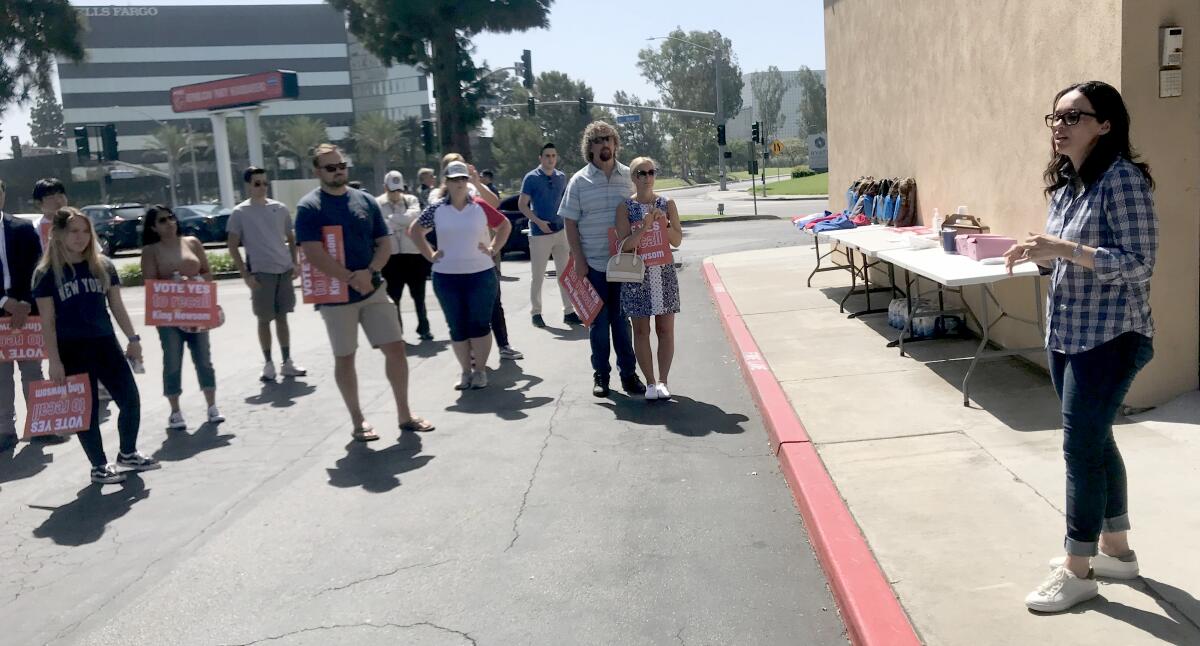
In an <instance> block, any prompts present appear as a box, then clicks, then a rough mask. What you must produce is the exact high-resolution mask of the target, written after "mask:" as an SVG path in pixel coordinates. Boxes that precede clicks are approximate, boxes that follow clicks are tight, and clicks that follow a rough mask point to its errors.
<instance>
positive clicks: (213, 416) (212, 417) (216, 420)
mask: <svg viewBox="0 0 1200 646" xmlns="http://www.w3.org/2000/svg"><path fill="white" fill-rule="evenodd" d="M224 421H225V416H224V415H222V414H221V411H219V410H217V407H216V406H215V405H214V406H209V407H208V423H209V424H220V423H221V422H224Z"/></svg>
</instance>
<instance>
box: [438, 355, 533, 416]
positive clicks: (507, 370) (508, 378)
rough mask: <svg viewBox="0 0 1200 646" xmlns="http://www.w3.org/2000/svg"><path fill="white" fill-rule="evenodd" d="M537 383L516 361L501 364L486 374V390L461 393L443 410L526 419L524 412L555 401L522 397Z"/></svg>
mask: <svg viewBox="0 0 1200 646" xmlns="http://www.w3.org/2000/svg"><path fill="white" fill-rule="evenodd" d="M522 383H523V385H521V386H520V387H518V384H522ZM540 383H542V378H541V377H538V376H536V375H527V374H525V371H524V370H523V369H522V368H521V366H520V365H519V363H518V362H516V361H501V362H500V367H499V368H497V369H495V370H492V371H489V373H488V387H487V388H484V389H482V390H463V391H460V392H459V395H458V401H456V402H455V403H454V404H452V405H450V406H447V407H446V410H448V411H451V412H455V413H469V414H473V415H480V414H485V415H495V416H496V417H499V418H500V419H503V420H508V421H513V420H519V419H525V418H527V417H529V415H528V414H527V413H526V412H525V411H527V410H531V409H534V408H537V407H539V406H545V405H546V404H549V403H550V402H552V401H554V398H553V397H526V396H525V393H527V392H529V389H530V388H533V387H534V386H536V385H538V384H540ZM447 387H449V385H447Z"/></svg>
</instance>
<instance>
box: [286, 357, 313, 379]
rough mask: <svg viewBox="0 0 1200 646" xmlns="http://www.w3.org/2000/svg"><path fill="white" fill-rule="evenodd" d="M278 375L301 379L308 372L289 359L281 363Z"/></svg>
mask: <svg viewBox="0 0 1200 646" xmlns="http://www.w3.org/2000/svg"><path fill="white" fill-rule="evenodd" d="M279 374H281V375H283V376H284V377H303V376H305V375H307V374H308V370H306V369H304V368H301V367H300V366H298V365H296V364H295V363H294V362H293V361H292V360H291V359H288V360H287V361H284V362H283V365H282V366H280V368H279Z"/></svg>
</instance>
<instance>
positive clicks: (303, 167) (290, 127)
mask: <svg viewBox="0 0 1200 646" xmlns="http://www.w3.org/2000/svg"><path fill="white" fill-rule="evenodd" d="M327 141H329V132H328V130H327V129H326V126H325V122H324V121H322V120H321V119H314V118H313V117H305V116H295V117H290V118H288V119H286V120H284V121H283V123H281V124H279V130H278V134H277V139H276V140H275V148H276V150H277V151H278V152H279V154H281V155H286V156H288V157H294V158H295V159H296V163H297V164H298V166H299V167H300V171H301V172H302V173H303V174H304V177H312V176H313V169H312V162H311V160H310V159H309V158H310V157H311V156H312V151H313V149H314V148H316V147H317V146H319V145H321V144H323V143H325V142H327Z"/></svg>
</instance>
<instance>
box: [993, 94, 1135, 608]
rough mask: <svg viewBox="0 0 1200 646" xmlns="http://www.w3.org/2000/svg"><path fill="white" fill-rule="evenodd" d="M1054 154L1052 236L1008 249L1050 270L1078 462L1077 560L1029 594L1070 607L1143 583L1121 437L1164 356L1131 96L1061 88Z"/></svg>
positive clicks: (1057, 373) (1072, 485) (1070, 486)
mask: <svg viewBox="0 0 1200 646" xmlns="http://www.w3.org/2000/svg"><path fill="white" fill-rule="evenodd" d="M1046 125H1047V126H1049V127H1050V129H1051V133H1052V146H1053V156H1052V159H1051V161H1050V165H1049V166H1048V167H1047V168H1046V173H1045V178H1046V194H1047V195H1049V196H1050V212H1049V217H1048V218H1047V220H1046V233H1044V234H1038V235H1032V236H1031V237H1029V238H1028V239H1026V240H1025V241H1024V242H1023V243H1020V244H1017V245H1015V246H1013V248H1012V249H1010V250H1009V251H1008V253H1007V254H1005V258H1006V261H1007V264H1008V266H1009V267H1010V268H1011V267H1012V265H1013V264H1015V263H1017V262H1020V261H1022V260H1032V261H1033V262H1036V263H1037V264H1039V265H1041V266H1042V267H1044V268H1046V269H1048V270H1049V273H1050V292H1049V297H1048V309H1047V318H1048V321H1047V326H1046V331H1047V333H1046V349H1047V351H1048V354H1049V363H1050V376H1051V379H1052V380H1053V382H1054V388H1055V390H1056V391H1057V392H1058V397H1059V399H1060V400H1061V401H1062V416H1063V453H1064V455H1065V458H1066V463H1067V534H1066V539H1065V541H1064V547H1065V548H1066V556H1065V557H1059V558H1056V559H1054V560H1052V561H1051V562H1050V567H1051V572H1050V575H1049V577H1048V578H1047V579H1046V580H1045V581H1044V582H1043V583H1042V584H1041V585H1040V586H1038V588H1037V589H1036V590H1034V591H1033V592H1031V593H1030V594H1029V596H1028V597H1026V598H1025V604H1026V605H1027V606H1028V607H1029V608H1031V609H1033V610H1038V611H1042V612H1060V611H1063V610H1066V609H1068V608H1070V607H1072V606H1074V605H1075V604H1078V603H1080V602H1082V601H1086V600H1088V599H1090V598H1092V597H1094V596H1096V595H1097V594H1098V590H1097V587H1096V576H1101V577H1109V578H1115V579H1132V578H1135V577H1137V576H1138V563H1137V557H1136V556H1135V555H1134V553H1133V550H1131V549H1130V548H1129V540H1128V538H1127V536H1126V533H1127V532H1128V530H1129V515H1128V508H1127V495H1126V481H1125V464H1124V462H1123V461H1122V460H1121V453H1120V451H1118V450H1117V445H1116V442H1115V440H1114V438H1113V432H1112V422H1113V418H1114V417H1116V414H1117V409H1118V408H1119V407H1120V405H1121V402H1122V400H1123V399H1124V397H1125V394H1126V393H1127V392H1129V386H1130V385H1131V384H1132V383H1133V378H1134V376H1135V375H1136V374H1137V373H1138V371H1139V370H1141V369H1142V367H1144V366H1145V365H1146V364H1147V363H1149V362H1150V359H1151V358H1152V357H1153V356H1154V349H1153V346H1152V343H1151V337H1152V336H1153V335H1154V322H1153V320H1152V319H1151V317H1150V276H1151V274H1152V273H1153V272H1154V256H1155V252H1156V250H1157V247H1158V218H1157V217H1156V216H1155V214H1154V201H1153V198H1152V196H1151V191H1152V190H1153V188H1154V181H1153V180H1152V179H1151V178H1150V168H1149V166H1147V165H1146V164H1144V163H1140V162H1138V161H1137V156H1136V154H1135V153H1134V152H1133V149H1132V147H1131V146H1130V143H1129V112H1128V110H1126V108H1125V102H1124V101H1123V100H1122V99H1121V95H1120V93H1118V92H1117V90H1116V89H1114V88H1113V87H1112V86H1110V85H1108V84H1106V83H1101V82H1099V81H1090V82H1088V83H1082V84H1079V85H1072V86H1071V87H1068V88H1066V89H1064V90H1063V91H1061V92H1059V93H1058V96H1056V97H1055V101H1054V112H1053V113H1051V114H1048V115H1046Z"/></svg>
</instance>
